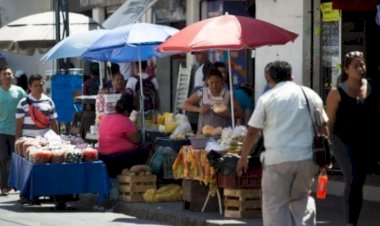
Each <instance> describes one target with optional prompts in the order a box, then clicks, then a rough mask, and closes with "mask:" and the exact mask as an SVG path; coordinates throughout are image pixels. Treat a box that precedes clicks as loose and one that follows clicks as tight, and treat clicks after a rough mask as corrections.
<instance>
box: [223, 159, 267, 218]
mask: <svg viewBox="0 0 380 226" xmlns="http://www.w3.org/2000/svg"><path fill="white" fill-rule="evenodd" d="M261 176H262V169H261V167H259V166H257V167H253V168H251V169H250V170H249V171H248V172H247V173H244V174H243V175H241V176H240V177H238V176H236V175H221V174H219V175H218V186H219V188H223V197H224V202H223V204H224V216H225V217H231V218H260V217H261Z"/></svg>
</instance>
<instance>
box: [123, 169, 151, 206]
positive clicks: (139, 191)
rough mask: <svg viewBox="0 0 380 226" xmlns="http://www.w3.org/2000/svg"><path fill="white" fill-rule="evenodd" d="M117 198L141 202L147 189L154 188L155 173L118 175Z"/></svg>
mask: <svg viewBox="0 0 380 226" xmlns="http://www.w3.org/2000/svg"><path fill="white" fill-rule="evenodd" d="M117 180H118V182H119V198H120V199H121V200H124V201H127V202H142V201H144V198H143V195H144V193H145V192H146V191H147V190H148V189H151V188H153V189H155V188H156V175H119V176H118V177H117Z"/></svg>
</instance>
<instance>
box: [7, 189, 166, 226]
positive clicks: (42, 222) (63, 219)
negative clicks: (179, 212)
mask: <svg viewBox="0 0 380 226" xmlns="http://www.w3.org/2000/svg"><path fill="white" fill-rule="evenodd" d="M17 200H18V194H16V193H12V194H10V195H9V196H8V197H4V196H1V197H0V226H62V225H66V226H69V225H70V226H90V225H91V226H117V225H123V226H124V225H151V226H159V225H165V224H162V223H155V222H153V221H147V220H141V219H137V218H135V217H132V216H127V215H125V214H118V213H112V212H107V211H97V210H93V209H92V208H88V207H87V208H86V207H84V206H79V205H78V204H77V205H75V203H73V208H74V209H72V210H65V211H59V210H56V209H55V206H54V205H53V204H46V203H45V204H43V205H41V206H22V205H21V204H19V203H18V202H17Z"/></svg>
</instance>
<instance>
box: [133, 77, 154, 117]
mask: <svg viewBox="0 0 380 226" xmlns="http://www.w3.org/2000/svg"><path fill="white" fill-rule="evenodd" d="M135 78H136V79H137V83H136V87H135V90H136V95H137V96H138V97H139V98H140V79H139V77H137V76H135ZM153 78H154V77H153V76H149V77H148V78H146V79H143V80H142V82H143V94H144V97H145V99H144V111H148V110H154V109H158V100H157V96H156V95H157V94H156V88H155V87H154V84H153V82H152V80H153ZM139 101H140V99H139ZM139 103H140V102H139ZM138 106H140V105H138Z"/></svg>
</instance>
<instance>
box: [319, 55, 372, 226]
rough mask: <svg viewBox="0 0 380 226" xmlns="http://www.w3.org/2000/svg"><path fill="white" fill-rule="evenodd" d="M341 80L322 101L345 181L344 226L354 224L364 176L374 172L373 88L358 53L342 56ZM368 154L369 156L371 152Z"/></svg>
mask: <svg viewBox="0 0 380 226" xmlns="http://www.w3.org/2000/svg"><path fill="white" fill-rule="evenodd" d="M343 66H344V67H343V71H342V77H341V78H342V79H341V80H342V81H341V83H340V84H339V85H338V86H336V87H332V88H331V90H330V92H329V95H328V97H327V101H326V112H327V114H328V117H329V119H330V120H329V129H330V131H331V136H332V144H333V150H334V156H335V159H336V161H337V163H338V164H339V167H340V168H341V169H342V171H343V176H344V180H345V183H346V185H345V191H344V204H345V210H346V223H347V226H352V225H356V224H357V222H358V219H359V214H360V210H361V207H362V201H363V186H364V183H365V180H366V176H367V174H368V173H370V172H373V171H376V168H378V167H377V165H376V161H374V160H375V159H376V158H375V156H374V150H373V147H376V145H373V142H374V140H375V137H374V136H375V133H371V132H370V131H373V129H369V127H372V126H375V125H376V123H375V120H378V119H376V107H375V102H376V97H375V96H376V95H375V93H376V92H375V86H373V85H372V83H371V81H370V80H368V79H367V78H366V63H365V59H364V56H363V53H362V52H359V51H351V52H348V53H347V54H346V55H345V59H344V62H343ZM371 152H372V153H371Z"/></svg>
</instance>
